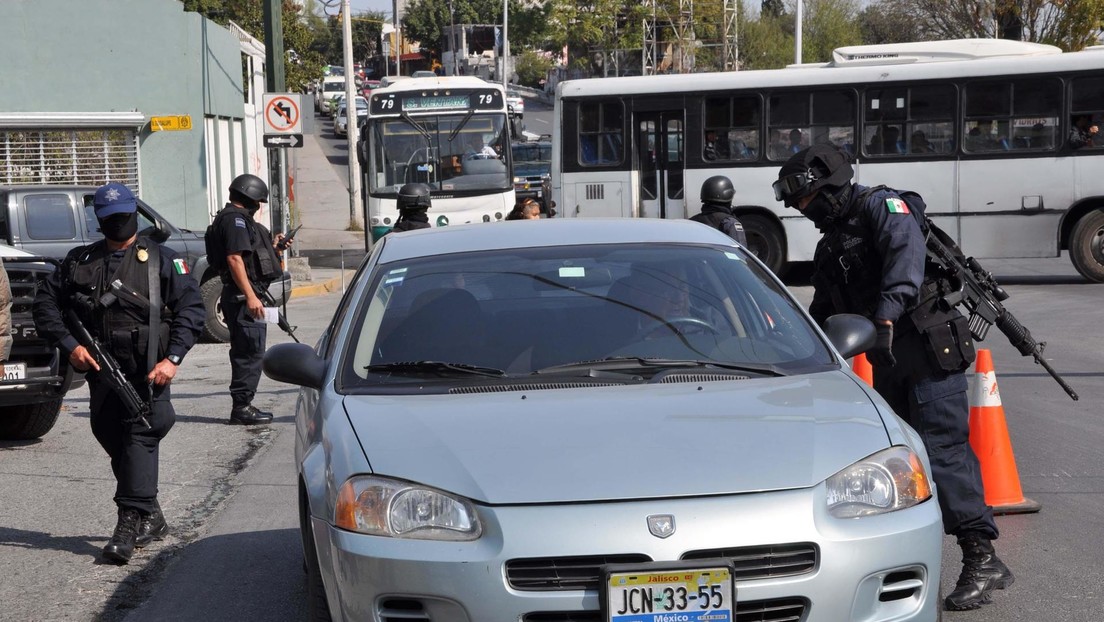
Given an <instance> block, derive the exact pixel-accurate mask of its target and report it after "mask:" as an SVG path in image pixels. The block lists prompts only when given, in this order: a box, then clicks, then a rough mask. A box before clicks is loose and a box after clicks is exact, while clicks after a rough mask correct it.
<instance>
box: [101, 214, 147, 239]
mask: <svg viewBox="0 0 1104 622" xmlns="http://www.w3.org/2000/svg"><path fill="white" fill-rule="evenodd" d="M99 222H100V232H101V233H103V234H104V237H105V238H107V239H109V240H111V241H112V242H126V241H127V240H129V239H130V238H132V237H134V234H136V233H138V212H130V213H126V214H112V215H111V216H108V217H107V218H102V219H100V221H99Z"/></svg>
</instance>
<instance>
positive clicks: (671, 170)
mask: <svg viewBox="0 0 1104 622" xmlns="http://www.w3.org/2000/svg"><path fill="white" fill-rule="evenodd" d="M634 119H635V123H636V125H635V131H636V160H637V166H636V169H637V172H638V177H639V182H638V183H639V187H638V188H637V195H638V196H639V197H640V211H639V214H638V215H639V216H641V217H644V218H688V217H689V214H687V212H686V193H685V191H684V188H683V177H684V169H683V167H684V160H685V158H684V156H685V153H686V147H685V141H684V138H685V136H684V132H683V128H684V121H683V111H681V110H668V111H658V112H637V113H636V114H635V116H634Z"/></svg>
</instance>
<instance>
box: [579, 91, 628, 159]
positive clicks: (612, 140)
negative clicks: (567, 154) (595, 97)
mask: <svg viewBox="0 0 1104 622" xmlns="http://www.w3.org/2000/svg"><path fill="white" fill-rule="evenodd" d="M623 131H624V114H623V111H622V108H621V103H620V102H582V103H580V104H579V154H578V156H579V164H581V165H583V166H608V165H611V164H620V163H621V162H622V160H623V159H624V157H623V146H624V140H623V139H622V137H621V134H622V132H623Z"/></svg>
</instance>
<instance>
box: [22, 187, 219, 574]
mask: <svg viewBox="0 0 1104 622" xmlns="http://www.w3.org/2000/svg"><path fill="white" fill-rule="evenodd" d="M93 206H94V208H95V214H96V219H97V221H98V222H99V225H100V231H101V232H102V233H103V235H104V239H103V240H101V241H99V242H95V243H93V244H89V245H88V246H81V247H78V248H75V249H73V250H72V251H70V252H69V254H68V255H67V256H66V258H65V261H64V262H63V263H62V265H61V267H60V268H59V269H58V270H55V271H54V273H53V274H51V275H50V277H49V278H48V279H47V280H46V282H45V284H44V286H43V287H42V288H41V289H40V290H39V291H38V293H37V294H36V296H35V300H34V320H35V326H36V327H37V329H38V334H39V335H41V336H43V337H45V338H47V339H49V340H50V341H52V342H54V343H58V344H60V345H61V347H62V348H63V349H64V351H65V352H68V353H69V362H70V364H72V365H73V367H74V368H76V369H78V370H80V371H87V372H88V375H87V379H88V388H89V392H90V394H91V396H90V399H89V406H90V410H91V424H92V433H93V435H95V437H96V440H97V441H99V443H100V446H101V447H103V448H104V451H106V452H107V455H108V456H110V458H111V470H112V472H113V473H114V474H115V480H116V482H117V486H116V489H115V504H116V506H118V514H119V520H118V524H117V525H116V526H115V532H114V533H113V534H112V536H111V540H110V541H109V542H108V543H107V546H105V547H104V549H103V555H104V557H105V558H106V559H108V560H110V561H112V562H115V563H120V564H125V563H127V562H128V561H130V558H131V556H132V555H133V553H134V549H135V548H136V547H137V548H141V547H144V546H146V545H147V544H149V543H150V542H151V541H153V540H154V539H161V538H162V537H163V536H164V535H165V534H166V533H168V530H169V529H168V525H167V523H166V522H165V517H164V515H163V514H162V512H161V507H160V505H158V503H157V469H158V446H159V444H160V442H161V439H162V438H164V437H165V435H166V434H167V433H168V431H169V430H170V429H171V428H172V427H173V424H174V423H175V421H176V414H175V412H174V411H173V407H172V403H171V402H170V401H169V399H170V390H169V386H170V383H171V382H172V380H173V378H174V377H175V376H176V371H177V368H178V367H179V365H180V363H181V361H182V360H183V359H184V356H185V355H186V354H187V353H188V350H190V349H191V347H192V345H194V344H195V342H196V339H197V338H198V337H199V334H200V331H201V330H202V327H203V322H204V319H205V313H204V309H203V299H202V297H201V296H200V293H199V284H198V283H196V281H195V279H194V278H193V277H192V276H191V274H190V273H189V268H188V265H187V264H186V263H185V262H184V259H183V258H181V257H178V256H177V255H176V253H175V252H173V250H172V249H170V248H168V247H165V246H161V245H160V244H158V243H156V242H154V241H153V240H150V239H148V238H145V237H139V236H138V235H137V232H138V212H137V210H138V206H137V203H136V201H135V198H134V195H133V193H131V191H130V189H129V188H127V187H126V186H124V185H122V184H118V183H109V184H106V185H104V186H102V187H100V188H99V189H98V190H97V191H96V194H95V196H94V198H93ZM151 301H152V303H151ZM151 304H153V305H156V310H155V311H154V309H153V308H152V307H151ZM70 309H71V310H74V311H76V314H77V316H78V318H79V319H80V321H81V323H82V324H83V325H84V326H85V328H87V329H88V332H89V333H90V334H91V335H92V336H93V337H94V338H96V339H97V341H99V342H100V343H101V344H102V345H103V347H104V348H105V350H107V352H108V353H110V354H111V355H112V356H113V357H114V358H115V359H116V360H117V361H118V363H119V367H120V369H121V371H122V372H123V373H124V375H125V376H126V378H127V380H128V381H129V382H130V384H131V385H132V386H133V387H134V389H135V390H136V391H137V392H138V395H139V396H140V397H141V398H142V399H143V400H145V401H147V402H150V409H151V413H150V416H149V417H148V418H147V420H146V421H141V420H139V419H132V418H130V417H129V413H128V412H127V410H126V408H125V406H124V405H123V402H122V400H121V398H120V397H119V395H118V394H117V393H116V392H115V391H114V390H113V389H112V388H111V387H110V386H109V385H108V384H107V383H106V382H105V381H104V380H103V379H101V378H100V377H99V375H98V374H97V372H98V371H99V370H100V366H99V364H98V363H97V361H96V360H95V359H94V358H93V357H92V355H91V354H90V353H89V351H88V349H87V348H86V347H85V346H84V345H81V344H80V343H79V342H78V341H77V339H76V338H75V337H74V336H73V334H72V332H71V328H70V327H69V326H68V325H67V324H66V321H65V315H66V313H67V312H68V311H69V310H70Z"/></svg>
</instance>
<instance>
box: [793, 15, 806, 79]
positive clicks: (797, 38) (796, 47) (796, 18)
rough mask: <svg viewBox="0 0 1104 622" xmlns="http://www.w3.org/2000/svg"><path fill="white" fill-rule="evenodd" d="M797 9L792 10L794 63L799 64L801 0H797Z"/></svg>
mask: <svg viewBox="0 0 1104 622" xmlns="http://www.w3.org/2000/svg"><path fill="white" fill-rule="evenodd" d="M796 4H797V10H796V11H794V63H795V64H798V65H800V64H801V5H802V4H804V1H803V0H797V3H796Z"/></svg>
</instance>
